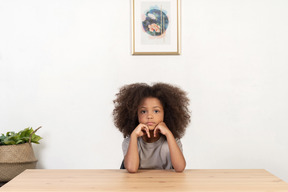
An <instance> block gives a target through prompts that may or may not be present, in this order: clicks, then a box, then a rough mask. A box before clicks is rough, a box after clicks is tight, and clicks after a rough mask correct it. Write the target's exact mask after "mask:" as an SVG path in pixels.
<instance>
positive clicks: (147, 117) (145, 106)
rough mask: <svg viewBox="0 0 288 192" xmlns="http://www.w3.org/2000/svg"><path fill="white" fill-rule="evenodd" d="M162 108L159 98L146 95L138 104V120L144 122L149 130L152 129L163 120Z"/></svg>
mask: <svg viewBox="0 0 288 192" xmlns="http://www.w3.org/2000/svg"><path fill="white" fill-rule="evenodd" d="M163 120H164V109H163V106H162V104H161V102H160V100H159V99H157V98H155V97H147V98H144V99H143V100H142V102H141V103H140V105H139V106H138V121H139V123H142V124H145V125H147V126H148V127H149V129H150V130H154V128H155V127H156V125H158V124H159V123H161V122H163Z"/></svg>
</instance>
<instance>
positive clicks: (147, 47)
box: [131, 0, 180, 55]
mask: <svg viewBox="0 0 288 192" xmlns="http://www.w3.org/2000/svg"><path fill="white" fill-rule="evenodd" d="M131 1H132V2H131V4H132V5H131V8H132V11H131V12H132V55H180V0H131Z"/></svg>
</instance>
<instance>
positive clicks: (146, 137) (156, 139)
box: [142, 130, 160, 143]
mask: <svg viewBox="0 0 288 192" xmlns="http://www.w3.org/2000/svg"><path fill="white" fill-rule="evenodd" d="M149 133H150V138H149V137H148V136H147V134H146V135H144V136H142V139H143V140H144V141H145V142H146V143H154V142H156V141H158V140H159V139H160V134H159V133H156V136H155V137H154V130H150V131H149Z"/></svg>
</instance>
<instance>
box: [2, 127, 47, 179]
mask: <svg viewBox="0 0 288 192" xmlns="http://www.w3.org/2000/svg"><path fill="white" fill-rule="evenodd" d="M40 128H41V127H38V128H37V129H35V130H33V129H32V127H28V128H26V129H24V130H21V131H19V132H18V133H15V132H7V133H6V134H1V136H0V154H1V155H0V182H7V181H9V180H11V179H13V178H14V177H15V176H17V175H18V174H20V173H21V172H23V171H24V170H25V169H35V167H36V163H37V159H36V157H35V155H34V151H33V148H32V144H31V143H37V144H39V140H40V139H42V137H40V136H39V135H36V134H35V132H36V131H37V130H38V129H40Z"/></svg>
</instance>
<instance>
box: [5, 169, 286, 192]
mask: <svg viewBox="0 0 288 192" xmlns="http://www.w3.org/2000/svg"><path fill="white" fill-rule="evenodd" d="M0 191H1V192H2V191H3V192H4V191H7V192H12V191H13V192H18V191H29V192H33V191H39V192H41V191H43V192H46V191H55V192H57V191H59V192H60V191H61V192H63V191H64V192H65V191H79V192H80V191H135V192H137V191H149V192H154V191H189V192H190V191H193V192H198V191H199V192H208V191H209V192H213V191H217V192H220V191H225V192H234V191H235V192H239V191H245V192H268V191H269V192H288V184H287V183H285V182H284V181H282V180H281V179H279V178H277V177H276V176H274V175H272V174H270V173H269V172H267V171H265V170H262V169H247V170H243V169H239V170H238V169H237V170H231V169H229V170H225V169H224V170H223V169H222V170H220V169H219V170H215V169H207V170H203V169H201V170H185V171H184V172H182V173H176V172H174V171H173V170H168V171H167V170H140V171H139V172H138V173H135V174H131V173H128V172H127V171H126V170H43V169H42V170H41V169H32V170H26V171H24V172H23V173H22V174H20V175H19V176H17V177H16V178H14V179H13V180H12V181H10V182H9V183H7V184H6V185H4V186H3V187H2V188H0Z"/></svg>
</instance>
